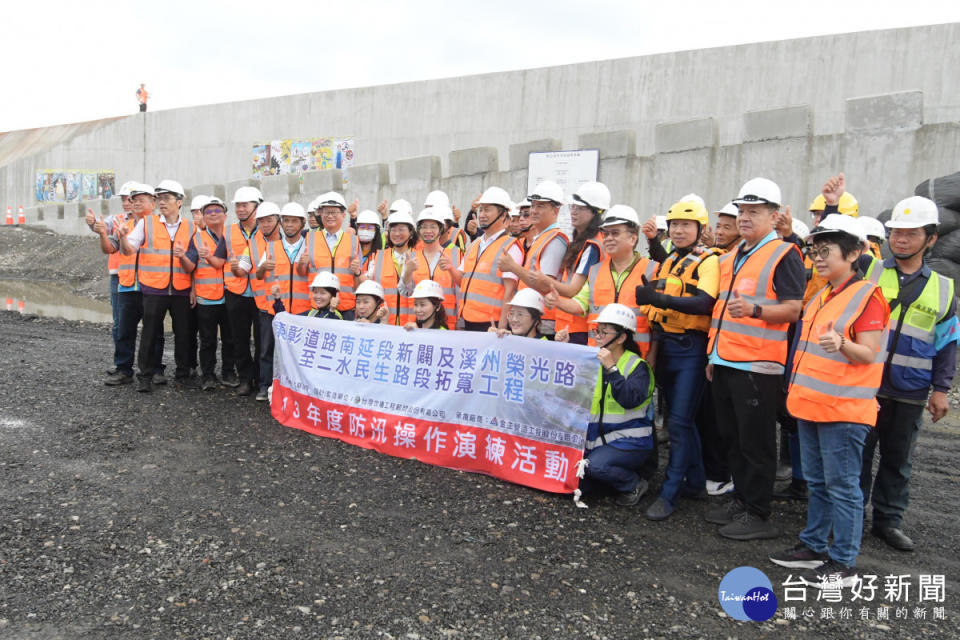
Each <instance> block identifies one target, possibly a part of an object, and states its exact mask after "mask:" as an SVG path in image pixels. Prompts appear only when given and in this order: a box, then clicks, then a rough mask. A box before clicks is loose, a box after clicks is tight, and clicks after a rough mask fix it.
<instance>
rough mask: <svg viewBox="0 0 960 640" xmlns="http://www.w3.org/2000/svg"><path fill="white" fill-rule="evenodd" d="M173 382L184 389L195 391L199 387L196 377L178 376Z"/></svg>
mask: <svg viewBox="0 0 960 640" xmlns="http://www.w3.org/2000/svg"><path fill="white" fill-rule="evenodd" d="M174 380H175V381H176V383H177V384H178V385H180V386H181V387H183V388H185V389H197V388H199V387H200V383H199V382H198V381H197V377H196V376H192V375H187V376H180V377H179V378H174Z"/></svg>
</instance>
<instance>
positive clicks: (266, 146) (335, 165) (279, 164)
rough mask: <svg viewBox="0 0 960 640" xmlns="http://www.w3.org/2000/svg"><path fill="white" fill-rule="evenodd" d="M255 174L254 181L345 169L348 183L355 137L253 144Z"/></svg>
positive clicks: (353, 159) (253, 169) (352, 161)
mask: <svg viewBox="0 0 960 640" xmlns="http://www.w3.org/2000/svg"><path fill="white" fill-rule="evenodd" d="M252 151H253V157H252V166H251V168H252V171H251V173H252V174H253V176H254V177H255V178H263V177H265V176H275V175H280V174H284V173H297V174H303V172H304V171H315V170H322V169H342V170H343V172H344V173H343V181H344V182H347V169H348V168H349V167H351V166H353V165H354V163H355V155H354V143H353V138H344V139H340V140H334V139H333V138H313V139H309V140H305V139H293V138H291V139H285V140H273V141H271V142H267V143H256V144H254V145H253V149H252Z"/></svg>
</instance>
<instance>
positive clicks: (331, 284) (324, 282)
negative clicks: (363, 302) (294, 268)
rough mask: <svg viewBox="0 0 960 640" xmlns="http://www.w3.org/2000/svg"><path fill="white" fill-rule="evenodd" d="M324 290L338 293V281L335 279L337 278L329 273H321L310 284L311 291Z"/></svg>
mask: <svg viewBox="0 0 960 640" xmlns="http://www.w3.org/2000/svg"><path fill="white" fill-rule="evenodd" d="M320 287H322V288H324V289H336V290H337V291H340V280H338V279H337V276H335V275H333V274H332V273H330V272H329V271H321V272H320V273H318V274H317V275H316V276H314V278H313V282H311V283H310V288H311V289H317V288H320Z"/></svg>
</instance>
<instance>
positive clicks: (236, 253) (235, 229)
mask: <svg viewBox="0 0 960 640" xmlns="http://www.w3.org/2000/svg"><path fill="white" fill-rule="evenodd" d="M256 233H257V228H256V227H254V228H253V233H252V234H251V235H250V237H251V238H252V237H253V236H254V235H256ZM226 236H227V237H226V242H225V244H226V245H227V264H225V265H224V266H223V284H224V285H225V286H226V287H227V291H230V292H231V293H235V294H237V295H238V296H242V295H243V292H244V291H246V290H247V285H249V284H250V280H251V278H254V277H256V265H254V269H253V270H252V271H251V273H248V274H247V275H245V276H242V277H239V278H238V277H237V276H235V275H233V271H232V270H231V269H230V264H229V262H230V258H234V257H240V255H242V254H243V251H244V249H246V248H248V247H249V246H250V241H249V240H248V239H247V234H246V233H244V231H243V227H241V226H240V223H239V222H234V223H232V224H230V225H229V226H228V227H227V232H226ZM250 259H251V261H252V262H256V261H257V259H258V258H257V257H256V256H254V255H253V252H251V253H250Z"/></svg>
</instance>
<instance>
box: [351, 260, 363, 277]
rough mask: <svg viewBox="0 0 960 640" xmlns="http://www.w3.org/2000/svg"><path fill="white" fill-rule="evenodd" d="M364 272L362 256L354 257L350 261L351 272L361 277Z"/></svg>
mask: <svg viewBox="0 0 960 640" xmlns="http://www.w3.org/2000/svg"><path fill="white" fill-rule="evenodd" d="M362 270H363V265H362V264H361V263H360V256H354V257H353V259H352V260H351V261H350V271H351V272H353V275H355V276H358V275H360V273H361V271H362Z"/></svg>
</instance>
